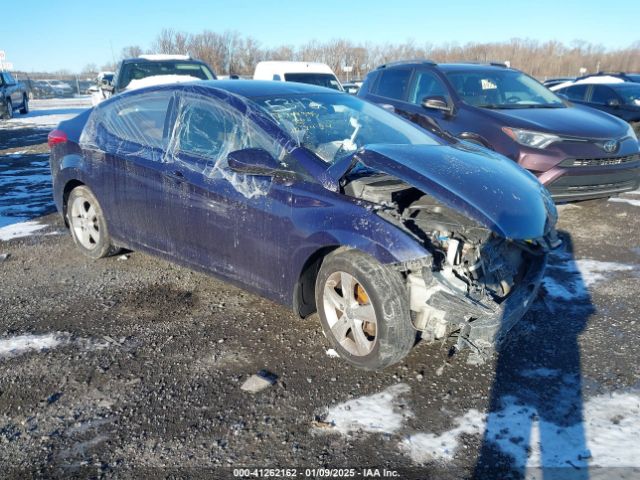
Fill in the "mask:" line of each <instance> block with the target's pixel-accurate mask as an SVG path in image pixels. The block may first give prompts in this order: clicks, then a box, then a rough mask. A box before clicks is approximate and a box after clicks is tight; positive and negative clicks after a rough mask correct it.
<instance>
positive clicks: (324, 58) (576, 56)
mask: <svg viewBox="0 0 640 480" xmlns="http://www.w3.org/2000/svg"><path fill="white" fill-rule="evenodd" d="M142 53H143V49H142V48H141V47H139V46H129V47H126V48H124V49H123V50H122V52H121V58H127V57H135V56H138V55H140V54H142ZM147 53H184V54H189V55H191V56H192V57H194V58H198V59H201V60H203V61H205V62H207V63H208V64H209V65H211V66H212V67H213V69H214V70H215V72H216V73H217V74H221V75H224V74H238V75H252V74H253V71H254V69H255V65H256V63H258V62H259V61H261V60H299V61H316V62H324V63H326V64H328V65H329V66H330V67H331V68H332V69H333V70H334V71H335V72H336V73H337V74H338V76H341V77H344V73H343V71H342V68H343V66H345V65H347V66H352V67H353V72H352V73H351V74H350V75H349V76H350V77H351V78H363V77H364V75H366V73H367V72H368V71H369V70H371V69H373V68H375V67H376V66H378V65H381V64H383V63H387V62H390V61H395V60H402V59H418V58H424V59H431V60H433V61H435V62H455V61H480V62H487V61H497V62H504V61H509V62H510V64H511V66H513V67H515V68H518V69H520V70H523V71H525V72H527V73H529V74H530V75H533V76H535V77H537V78H539V79H544V78H548V77H556V76H577V75H579V74H580V69H581V68H584V69H586V71H587V72H589V73H593V72H598V71H629V72H631V71H640V40H638V41H635V42H634V43H632V44H630V45H629V47H626V48H621V49H617V50H607V49H605V48H604V47H603V46H602V45H597V44H593V43H588V42H585V41H574V42H572V43H571V44H570V45H566V44H564V43H561V42H558V41H545V42H540V41H537V40H530V39H520V38H514V39H511V40H509V41H505V42H492V43H482V42H469V43H466V44H463V45H460V44H458V43H455V42H451V43H444V44H438V45H435V44H431V43H427V44H421V45H419V44H417V43H415V42H405V43H384V44H379V43H372V42H367V43H357V42H352V41H350V40H346V39H336V40H330V41H326V42H315V41H314V42H309V43H306V44H304V45H299V46H294V45H281V46H278V47H275V48H264V47H262V46H261V44H260V42H259V41H257V40H256V39H255V38H252V37H250V36H246V35H242V34H240V33H239V32H235V31H227V32H223V33H217V32H212V31H208V30H206V31H203V32H201V33H196V34H191V33H184V32H178V31H175V30H172V29H163V30H162V31H161V32H160V33H159V34H158V36H157V37H156V39H155V41H154V42H153V43H152V45H151V48H149V49H148V50H147ZM88 67H89V66H87V67H85V69H84V70H85V71H86V70H88ZM114 67H115V66H114V65H105V66H103V69H113V68H114Z"/></svg>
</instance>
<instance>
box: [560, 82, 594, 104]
mask: <svg viewBox="0 0 640 480" xmlns="http://www.w3.org/2000/svg"><path fill="white" fill-rule="evenodd" d="M587 88H588V85H573V86H571V87H567V88H566V89H565V90H564V92H563V93H564V94H565V95H566V96H567V97H569V100H578V101H580V100H584V95H585V94H586V93H587Z"/></svg>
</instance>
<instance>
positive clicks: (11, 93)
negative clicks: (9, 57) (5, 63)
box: [0, 72, 29, 119]
mask: <svg viewBox="0 0 640 480" xmlns="http://www.w3.org/2000/svg"><path fill="white" fill-rule="evenodd" d="M18 109H19V110H20V113H22V114H26V113H29V95H28V94H27V88H26V87H25V86H24V84H22V83H20V82H18V81H16V80H15V79H14V78H13V75H11V73H9V72H0V118H4V119H9V118H11V117H13V112H14V110H18Z"/></svg>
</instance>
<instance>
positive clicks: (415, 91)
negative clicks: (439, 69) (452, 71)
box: [409, 71, 449, 105]
mask: <svg viewBox="0 0 640 480" xmlns="http://www.w3.org/2000/svg"><path fill="white" fill-rule="evenodd" d="M435 96H439V97H444V98H445V99H446V100H447V101H449V92H448V91H447V88H446V87H445V86H444V84H443V83H442V81H441V80H440V79H439V78H438V77H436V76H435V75H434V74H433V73H432V72H427V71H422V72H420V71H419V72H417V73H416V76H415V80H414V83H413V87H412V89H411V92H410V94H409V102H411V103H415V104H416V105H421V104H422V100H423V99H424V98H425V97H435Z"/></svg>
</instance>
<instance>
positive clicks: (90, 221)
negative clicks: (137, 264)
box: [66, 185, 118, 260]
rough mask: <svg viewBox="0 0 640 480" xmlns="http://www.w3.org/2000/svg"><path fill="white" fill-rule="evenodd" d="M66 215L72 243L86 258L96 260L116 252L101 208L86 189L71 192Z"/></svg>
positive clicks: (75, 189) (80, 188)
mask: <svg viewBox="0 0 640 480" xmlns="http://www.w3.org/2000/svg"><path fill="white" fill-rule="evenodd" d="M66 215H67V223H68V224H69V229H70V230H71V236H72V237H73V241H74V242H75V244H76V245H77V247H78V248H79V249H80V251H81V252H82V253H83V254H85V255H86V256H87V257H89V258H93V259H94V260H97V259H98V258H104V257H108V256H110V255H114V254H116V253H117V252H118V248H116V247H115V246H114V245H113V244H112V243H111V237H110V236H109V231H108V229H107V222H106V220H105V218H104V213H103V212H102V207H100V204H99V203H98V199H97V198H96V197H95V195H94V194H93V193H92V192H91V190H89V188H88V187H86V186H84V185H82V186H79V187H76V188H74V189H73V190H72V191H71V193H70V194H69V199H68V200H67V213H66Z"/></svg>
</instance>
